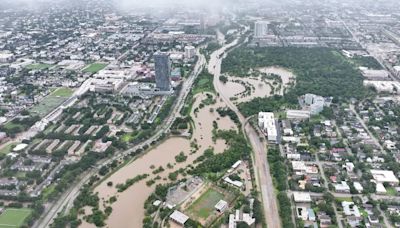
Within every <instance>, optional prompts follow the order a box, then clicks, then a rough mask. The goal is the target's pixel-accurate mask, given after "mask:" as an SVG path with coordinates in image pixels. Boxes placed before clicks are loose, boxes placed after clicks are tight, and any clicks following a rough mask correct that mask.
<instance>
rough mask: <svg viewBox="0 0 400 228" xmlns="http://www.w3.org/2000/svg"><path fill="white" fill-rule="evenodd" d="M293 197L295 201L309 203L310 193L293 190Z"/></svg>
mask: <svg viewBox="0 0 400 228" xmlns="http://www.w3.org/2000/svg"><path fill="white" fill-rule="evenodd" d="M293 199H294V202H296V203H309V202H311V195H310V193H308V192H293Z"/></svg>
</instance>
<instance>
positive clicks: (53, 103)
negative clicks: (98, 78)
mask: <svg viewBox="0 0 400 228" xmlns="http://www.w3.org/2000/svg"><path fill="white" fill-rule="evenodd" d="M72 94H73V90H71V89H69V88H58V89H56V90H55V91H54V92H52V93H51V94H49V95H48V96H46V97H45V98H44V99H43V100H42V101H40V102H39V104H37V105H35V106H33V107H32V109H31V110H30V111H31V112H32V113H34V114H36V115H39V116H40V117H44V116H45V115H47V114H48V113H49V112H51V111H52V110H54V109H55V108H57V106H59V105H61V104H62V103H63V102H64V101H65V100H66V99H67V98H69V97H70V96H71V95H72Z"/></svg>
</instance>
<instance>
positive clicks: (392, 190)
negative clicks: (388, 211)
mask: <svg viewBox="0 0 400 228" xmlns="http://www.w3.org/2000/svg"><path fill="white" fill-rule="evenodd" d="M386 192H387V194H388V195H389V196H397V190H396V189H395V188H393V187H389V188H386Z"/></svg>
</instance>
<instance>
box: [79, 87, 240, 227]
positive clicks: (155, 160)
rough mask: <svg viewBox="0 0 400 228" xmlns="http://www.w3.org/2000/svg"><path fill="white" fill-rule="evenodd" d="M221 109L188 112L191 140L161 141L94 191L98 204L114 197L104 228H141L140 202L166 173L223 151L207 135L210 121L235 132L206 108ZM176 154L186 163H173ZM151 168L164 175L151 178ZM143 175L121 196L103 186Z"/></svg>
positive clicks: (221, 145)
mask: <svg viewBox="0 0 400 228" xmlns="http://www.w3.org/2000/svg"><path fill="white" fill-rule="evenodd" d="M205 98H206V95H205V94H198V95H197V96H196V101H195V103H194V105H193V109H195V108H196V107H198V106H199V104H200V103H201V101H202V100H204V99H205ZM221 106H223V104H222V103H221V101H219V100H216V103H215V104H212V105H208V106H205V107H203V108H201V109H199V111H198V112H197V113H196V114H194V113H193V110H192V117H193V121H194V125H195V126H194V132H193V137H192V139H190V140H189V139H187V138H182V137H172V138H169V139H167V140H165V141H164V142H162V143H161V144H160V145H158V146H157V147H155V148H153V149H151V150H150V151H149V152H147V153H146V154H144V155H143V156H141V157H139V158H137V159H136V160H134V161H133V162H131V163H129V164H128V165H126V166H124V167H123V168H121V169H120V170H118V171H117V172H116V173H114V174H113V175H111V176H110V177H109V178H107V179H106V180H105V181H103V182H102V183H101V184H100V185H99V186H98V187H97V188H96V189H95V192H98V194H99V197H100V199H101V201H105V200H108V199H109V198H110V197H111V196H117V201H116V202H115V203H113V204H112V208H113V212H112V214H111V215H110V216H109V218H108V220H107V221H106V223H107V226H108V227H121V228H125V227H127V228H128V227H141V226H142V220H143V218H144V208H143V206H144V202H145V200H146V199H147V198H148V197H149V196H150V194H151V193H152V192H153V191H154V188H155V186H156V184H159V183H165V182H168V180H167V177H168V174H169V173H170V172H173V171H175V170H178V169H179V168H184V167H186V166H187V165H189V164H193V161H194V160H195V159H196V158H197V157H198V156H200V155H202V153H203V151H204V150H205V149H207V148H209V147H213V148H214V150H215V153H221V152H223V151H224V149H225V148H226V145H225V142H224V141H222V140H217V141H216V142H215V143H214V142H213V140H212V134H211V132H212V129H213V121H214V120H215V121H217V123H218V127H219V129H236V126H235V124H234V123H233V121H232V120H230V119H229V117H224V118H221V117H219V115H218V113H217V112H216V111H213V112H211V111H210V108H212V109H214V110H215V109H217V108H218V107H221ZM192 141H196V142H197V144H198V145H199V147H200V149H199V150H198V151H197V152H196V153H193V154H190V151H191V150H192V148H191V146H190V143H191V142H192ZM180 152H184V153H185V155H186V156H188V157H187V160H186V161H185V162H182V163H176V162H175V156H176V155H178V154H179V153H180ZM168 163H170V164H172V165H173V166H174V167H173V168H172V169H168V168H167V164H168ZM152 165H153V166H154V167H156V168H157V167H159V166H162V167H164V169H165V171H164V172H161V173H159V174H156V175H154V174H152V171H153V170H154V169H152V168H151V166H152ZM145 173H147V174H150V176H149V177H148V178H146V179H145V180H142V181H140V182H138V183H136V184H134V185H132V186H131V187H129V188H128V189H127V190H125V191H124V192H122V193H118V192H117V189H116V188H115V187H109V186H107V183H108V182H110V181H112V182H113V186H115V185H116V184H118V183H124V182H125V181H126V180H127V179H129V178H133V177H135V176H136V175H139V174H145ZM157 175H159V176H160V177H161V179H160V180H157V181H156V184H153V185H152V186H147V185H146V181H147V180H150V179H152V178H154V177H155V176H157ZM102 204H103V202H100V205H102ZM81 227H85V228H86V227H93V225H91V224H86V223H84V224H82V226H81Z"/></svg>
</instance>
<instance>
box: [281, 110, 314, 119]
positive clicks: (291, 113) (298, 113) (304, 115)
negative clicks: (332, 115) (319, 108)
mask: <svg viewBox="0 0 400 228" xmlns="http://www.w3.org/2000/svg"><path fill="white" fill-rule="evenodd" d="M310 116H311V113H310V111H308V110H287V111H286V118H288V119H295V120H306V119H309V118H310Z"/></svg>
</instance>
